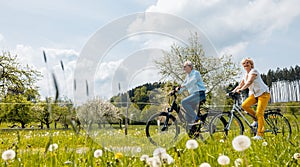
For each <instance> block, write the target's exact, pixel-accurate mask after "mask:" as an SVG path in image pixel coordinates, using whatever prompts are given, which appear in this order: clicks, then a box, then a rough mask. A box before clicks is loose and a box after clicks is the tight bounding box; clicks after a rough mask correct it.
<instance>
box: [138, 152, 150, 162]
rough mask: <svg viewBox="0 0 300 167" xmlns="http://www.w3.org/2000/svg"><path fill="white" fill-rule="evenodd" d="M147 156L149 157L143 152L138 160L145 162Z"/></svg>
mask: <svg viewBox="0 0 300 167" xmlns="http://www.w3.org/2000/svg"><path fill="white" fill-rule="evenodd" d="M148 158H149V155H145V154H144V155H142V156H141V157H140V160H141V161H145V162H146V161H147V159H148Z"/></svg>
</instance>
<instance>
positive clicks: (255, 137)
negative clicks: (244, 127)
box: [252, 135, 264, 140]
mask: <svg viewBox="0 0 300 167" xmlns="http://www.w3.org/2000/svg"><path fill="white" fill-rule="evenodd" d="M252 139H253V140H263V139H264V138H263V137H261V136H257V135H256V136H254V137H252Z"/></svg>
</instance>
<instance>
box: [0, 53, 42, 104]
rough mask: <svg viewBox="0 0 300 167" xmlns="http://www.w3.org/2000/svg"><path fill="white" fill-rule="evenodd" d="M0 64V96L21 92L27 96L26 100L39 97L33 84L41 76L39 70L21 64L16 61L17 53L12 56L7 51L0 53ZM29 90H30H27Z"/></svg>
mask: <svg viewBox="0 0 300 167" xmlns="http://www.w3.org/2000/svg"><path fill="white" fill-rule="evenodd" d="M0 64H1V70H2V72H1V73H2V75H1V82H2V84H1V86H2V91H1V97H2V98H3V97H5V95H6V93H9V92H8V91H10V93H12V94H22V93H25V91H26V93H27V94H26V95H27V96H28V97H27V99H28V100H34V99H37V98H38V97H39V94H38V87H37V86H36V85H35V84H36V82H37V81H38V79H39V78H40V77H41V74H40V72H38V71H36V70H33V69H32V68H31V67H29V66H28V65H26V66H21V64H20V63H19V62H18V61H17V55H16V56H12V55H11V54H10V53H9V52H3V53H2V55H0ZM29 90H30V91H29Z"/></svg>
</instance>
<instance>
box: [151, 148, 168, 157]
mask: <svg viewBox="0 0 300 167" xmlns="http://www.w3.org/2000/svg"><path fill="white" fill-rule="evenodd" d="M166 153H167V151H166V149H164V148H161V147H160V148H157V149H155V150H154V151H153V157H161V156H162V155H163V154H166Z"/></svg>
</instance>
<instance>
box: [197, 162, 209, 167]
mask: <svg viewBox="0 0 300 167" xmlns="http://www.w3.org/2000/svg"><path fill="white" fill-rule="evenodd" d="M199 167H210V164H209V163H206V162H204V163H202V164H200V166H199Z"/></svg>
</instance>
